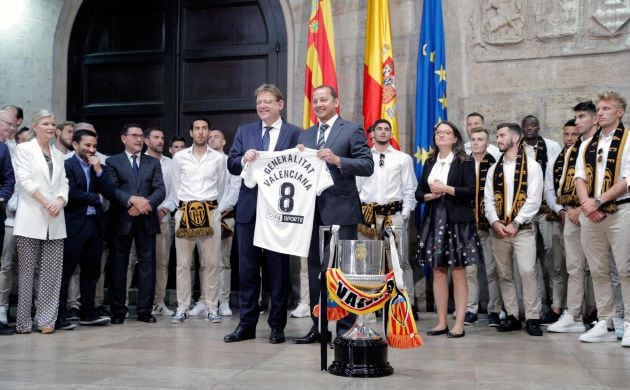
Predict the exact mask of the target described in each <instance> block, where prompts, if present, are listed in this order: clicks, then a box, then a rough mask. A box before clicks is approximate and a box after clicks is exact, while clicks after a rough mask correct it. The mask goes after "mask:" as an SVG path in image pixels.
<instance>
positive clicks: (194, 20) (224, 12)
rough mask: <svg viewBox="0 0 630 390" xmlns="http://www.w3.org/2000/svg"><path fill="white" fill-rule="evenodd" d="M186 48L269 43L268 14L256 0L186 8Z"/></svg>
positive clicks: (184, 9) (184, 17)
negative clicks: (266, 19) (264, 13)
mask: <svg viewBox="0 0 630 390" xmlns="http://www.w3.org/2000/svg"><path fill="white" fill-rule="evenodd" d="M183 19H184V23H183V25H184V32H183V37H184V42H183V46H184V48H193V47H208V46H215V45H221V46H225V45H248V44H252V43H261V42H267V40H268V34H267V26H266V22H265V17H264V15H263V13H262V11H261V9H260V7H259V6H258V4H257V3H256V2H253V3H252V4H238V3H237V4H234V5H233V6H229V5H225V4H223V5H221V4H219V5H215V4H209V5H206V6H195V7H185V8H183Z"/></svg>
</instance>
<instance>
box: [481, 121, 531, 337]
mask: <svg viewBox="0 0 630 390" xmlns="http://www.w3.org/2000/svg"><path fill="white" fill-rule="evenodd" d="M521 135H522V130H521V127H520V126H519V125H518V124H516V123H503V124H500V125H499V126H497V145H498V146H499V150H500V151H501V152H503V155H502V156H501V157H500V158H499V161H497V163H496V164H494V165H493V166H492V167H491V168H490V169H489V170H488V175H487V176H486V188H485V189H484V207H485V209H486V211H485V212H486V218H487V219H488V223H489V224H490V226H492V248H493V251H494V258H495V260H496V263H497V270H498V273H499V286H500V289H501V297H502V298H503V303H504V305H505V310H506V312H507V314H508V315H507V317H506V319H505V320H503V321H502V322H501V324H500V325H499V327H498V328H497V330H498V331H499V332H508V331H513V330H520V329H521V326H522V325H521V322H520V321H519V319H518V318H517V317H518V301H517V297H516V287H515V285H514V275H513V264H512V261H513V258H514V259H516V263H517V266H518V271H519V274H520V276H521V280H522V282H523V303H524V305H525V318H526V322H525V326H526V330H527V333H529V334H530V335H531V336H542V330H541V329H540V313H539V312H538V305H539V304H540V296H539V295H538V287H537V283H536V267H535V266H536V238H535V232H534V229H533V227H532V219H533V218H534V217H535V215H536V213H537V212H538V209H539V208H540V203H541V201H542V193H543V174H542V169H541V168H540V165H539V164H538V163H537V162H536V161H535V160H534V159H533V158H531V157H529V156H528V155H527V153H525V152H524V145H522V144H521V142H520V140H521Z"/></svg>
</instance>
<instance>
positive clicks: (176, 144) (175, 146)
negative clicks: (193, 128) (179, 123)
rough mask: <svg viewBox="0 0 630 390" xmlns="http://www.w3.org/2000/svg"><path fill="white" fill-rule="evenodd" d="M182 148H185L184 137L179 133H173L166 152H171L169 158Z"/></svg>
mask: <svg viewBox="0 0 630 390" xmlns="http://www.w3.org/2000/svg"><path fill="white" fill-rule="evenodd" d="M184 149H186V138H184V137H183V136H181V135H174V136H173V138H171V142H169V146H168V152H169V153H170V154H171V158H173V156H174V155H175V153H177V152H179V151H180V150H184Z"/></svg>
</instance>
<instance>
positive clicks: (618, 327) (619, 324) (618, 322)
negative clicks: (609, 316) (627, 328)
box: [613, 317, 625, 340]
mask: <svg viewBox="0 0 630 390" xmlns="http://www.w3.org/2000/svg"><path fill="white" fill-rule="evenodd" d="M613 327H614V328H615V336H617V340H621V339H622V338H623V335H624V333H625V332H624V329H623V328H624V322H623V318H619V317H613Z"/></svg>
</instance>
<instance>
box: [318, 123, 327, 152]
mask: <svg viewBox="0 0 630 390" xmlns="http://www.w3.org/2000/svg"><path fill="white" fill-rule="evenodd" d="M328 127H329V126H328V125H327V124H325V123H322V124H321V126H319V137H318V138H317V149H321V148H323V147H324V143H325V142H326V140H325V139H324V134H326V130H327V129H328Z"/></svg>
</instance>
